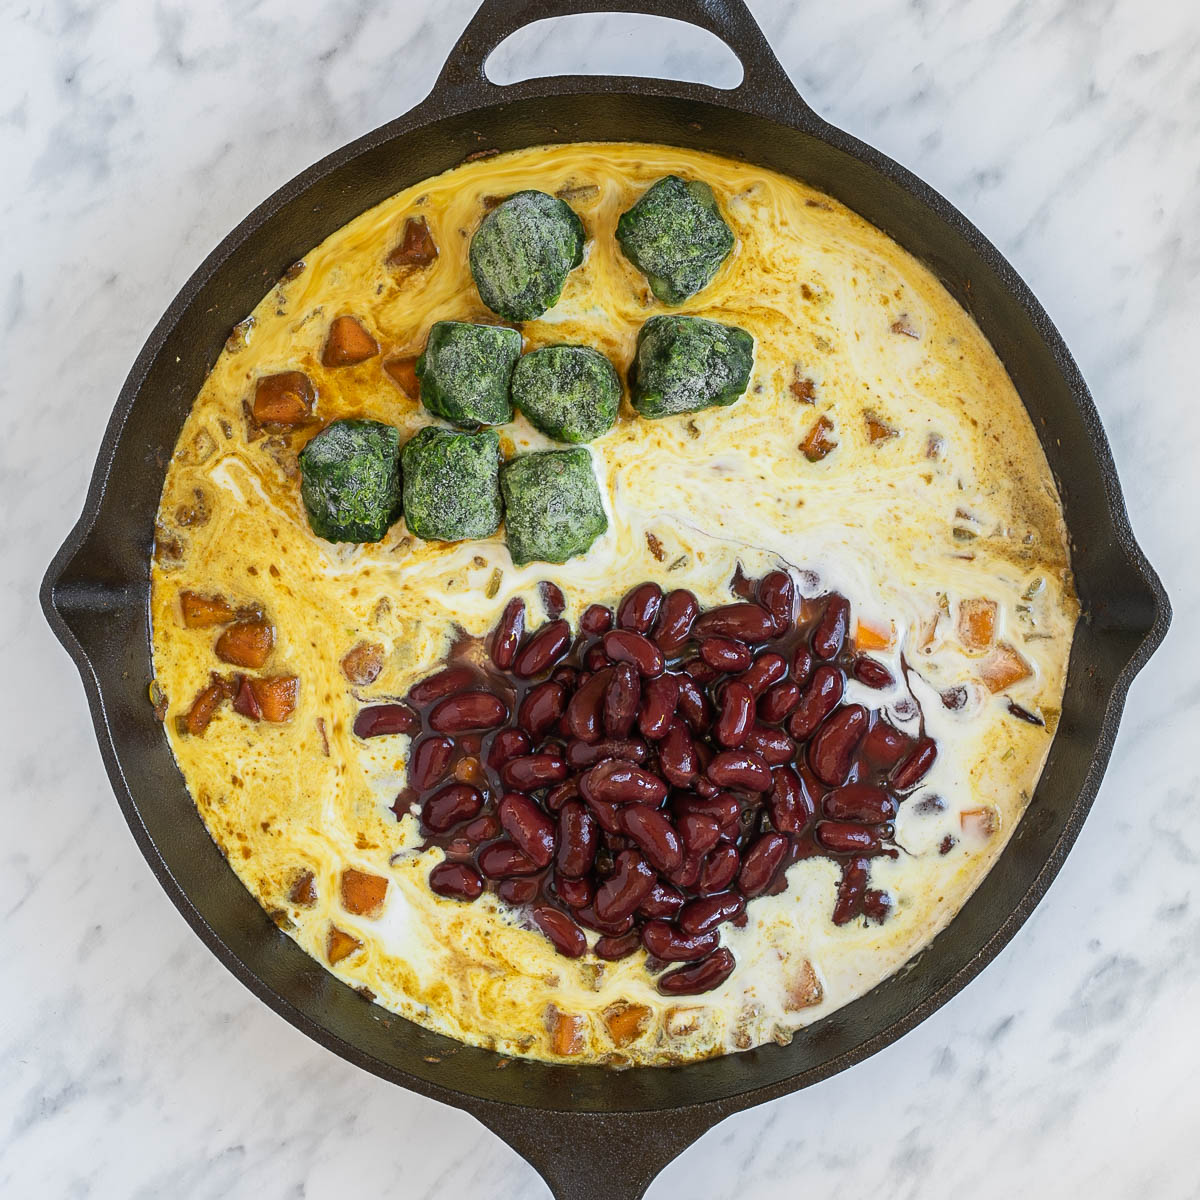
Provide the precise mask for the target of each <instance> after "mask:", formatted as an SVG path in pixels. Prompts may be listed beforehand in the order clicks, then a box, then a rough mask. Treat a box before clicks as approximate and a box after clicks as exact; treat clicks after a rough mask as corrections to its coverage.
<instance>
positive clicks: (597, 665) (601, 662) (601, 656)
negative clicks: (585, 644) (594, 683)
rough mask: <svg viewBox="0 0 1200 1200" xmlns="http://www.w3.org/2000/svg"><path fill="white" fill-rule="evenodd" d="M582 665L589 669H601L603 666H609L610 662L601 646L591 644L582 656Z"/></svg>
mask: <svg viewBox="0 0 1200 1200" xmlns="http://www.w3.org/2000/svg"><path fill="white" fill-rule="evenodd" d="M583 665H584V666H585V667H586V668H587V669H588V670H589V671H603V670H604V668H605V667H611V666H612V663H610V662H609V661H608V655H607V654H605V653H604V647H603V646H591V647H590V648H589V649H588V651H587V653H586V654H584V656H583Z"/></svg>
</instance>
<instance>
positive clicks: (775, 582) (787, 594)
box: [757, 571, 796, 633]
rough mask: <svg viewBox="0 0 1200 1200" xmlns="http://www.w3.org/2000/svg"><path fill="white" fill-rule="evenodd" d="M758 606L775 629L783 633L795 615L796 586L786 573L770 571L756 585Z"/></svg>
mask: <svg viewBox="0 0 1200 1200" xmlns="http://www.w3.org/2000/svg"><path fill="white" fill-rule="evenodd" d="M757 599H758V602H759V604H761V605H762V606H763V608H765V609H766V610H767V612H769V613H770V614H771V619H772V620H773V621H774V622H775V629H776V631H777V632H778V633H783V632H784V631H785V630H786V629H788V627H789V626H790V625H791V623H792V620H793V618H794V617H795V615H796V585H795V583H794V582H793V580H792V577H791V576H790V575H789V574H788V573H787V572H786V571H771V572H770V573H768V574H766V575H764V576H763V577H762V579H761V580H760V582H759V585H758V596H757Z"/></svg>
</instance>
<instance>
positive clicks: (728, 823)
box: [671, 792, 742, 830]
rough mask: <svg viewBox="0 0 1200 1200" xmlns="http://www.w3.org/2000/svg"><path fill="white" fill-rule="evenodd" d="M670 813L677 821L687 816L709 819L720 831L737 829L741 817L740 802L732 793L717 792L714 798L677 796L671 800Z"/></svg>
mask: <svg viewBox="0 0 1200 1200" xmlns="http://www.w3.org/2000/svg"><path fill="white" fill-rule="evenodd" d="M671 811H672V812H673V813H674V814H675V817H676V819H677V820H682V818H683V817H685V816H687V815H689V814H693V813H694V814H695V815H697V816H703V817H711V818H712V819H713V820H714V821H716V823H717V824H718V825H719V826H720V827H721V829H722V830H731V829H735V828H736V827H737V823H738V819H739V818H740V817H741V815H742V802H741V801H740V800H739V799H738V798H737V797H736V796H735V795H734V794H733V793H732V792H718V793H717V794H716V795H715V796H692V795H688V794H686V793H685V794H684V795H677V796H675V797H674V798H673V799H672V800H671Z"/></svg>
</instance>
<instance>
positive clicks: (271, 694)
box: [250, 675, 300, 725]
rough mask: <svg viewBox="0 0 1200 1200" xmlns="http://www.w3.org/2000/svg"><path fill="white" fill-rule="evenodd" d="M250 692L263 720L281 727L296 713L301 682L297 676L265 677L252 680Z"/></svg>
mask: <svg viewBox="0 0 1200 1200" xmlns="http://www.w3.org/2000/svg"><path fill="white" fill-rule="evenodd" d="M250 690H251V692H253V694H254V699H255V701H256V702H257V703H258V709H259V713H260V715H261V716H262V719H263V720H264V721H270V722H271V723H272V724H275V725H279V724H282V723H283V722H284V721H286V720H287V719H288V718H289V717H290V716H291V715H292V713H294V712H295V711H296V703H297V701H298V700H299V698H300V680H299V679H298V678H297V677H296V676H295V675H264V676H263V677H262V678H259V679H251V680H250Z"/></svg>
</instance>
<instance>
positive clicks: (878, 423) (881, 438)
mask: <svg viewBox="0 0 1200 1200" xmlns="http://www.w3.org/2000/svg"><path fill="white" fill-rule="evenodd" d="M863 418H864V419H865V420H866V422H867V437H868V438H870V440H871V445H872V446H875V445H878V444H879V443H880V442H886V441H887V440H888V439H889V438H894V437H899V436H900V430H898V429H896V428H895V427H894V426H892V425H889V424H888V423H887V422H886V421H885V420H884V419H883V418H882V417H881V416H880V415H879V414H878V413H876V412H865V413H863Z"/></svg>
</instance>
